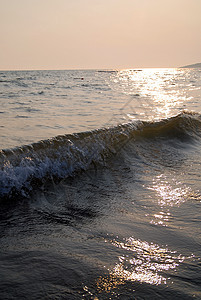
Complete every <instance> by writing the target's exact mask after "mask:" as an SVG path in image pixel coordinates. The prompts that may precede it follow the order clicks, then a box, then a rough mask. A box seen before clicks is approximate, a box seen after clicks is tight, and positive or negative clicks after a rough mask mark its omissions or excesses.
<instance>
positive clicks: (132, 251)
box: [97, 237, 185, 292]
mask: <svg viewBox="0 0 201 300" xmlns="http://www.w3.org/2000/svg"><path fill="white" fill-rule="evenodd" d="M109 242H110V243H111V244H112V245H114V246H115V247H118V248H120V249H122V251H123V253H122V255H121V256H119V258H118V262H117V264H116V265H115V266H114V267H113V268H112V269H111V270H109V275H108V276H105V277H100V278H98V280H97V288H98V290H99V291H101V290H102V291H106V292H109V291H110V290H111V289H114V288H116V287H118V286H119V285H122V284H125V283H126V282H128V281H130V282H140V283H148V284H151V285H160V284H166V283H167V280H168V278H167V275H165V274H166V272H167V271H168V270H171V269H175V268H176V267H178V266H179V264H180V263H181V262H183V261H184V259H185V257H184V256H182V255H178V254H177V253H176V252H175V251H170V250H168V248H167V247H165V248H164V247H160V246H159V245H156V244H154V243H148V242H146V241H140V240H137V239H134V238H133V237H130V238H128V239H124V240H123V241H118V240H111V241H109Z"/></svg>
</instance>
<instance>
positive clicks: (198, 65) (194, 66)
mask: <svg viewBox="0 0 201 300" xmlns="http://www.w3.org/2000/svg"><path fill="white" fill-rule="evenodd" d="M180 68H201V63H197V64H193V65H187V66H183V67H180Z"/></svg>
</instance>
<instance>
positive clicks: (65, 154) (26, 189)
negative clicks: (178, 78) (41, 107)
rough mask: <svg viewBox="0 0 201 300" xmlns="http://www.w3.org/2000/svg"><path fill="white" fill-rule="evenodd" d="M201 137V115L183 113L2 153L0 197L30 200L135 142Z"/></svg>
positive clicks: (7, 150) (61, 138)
mask: <svg viewBox="0 0 201 300" xmlns="http://www.w3.org/2000/svg"><path fill="white" fill-rule="evenodd" d="M200 135H201V115H199V114H195V113H191V112H183V113H181V114H179V115H177V116H174V117H171V118H168V119H163V120H160V121H153V122H145V121H136V122H132V123H126V124H121V125H118V126H115V127H109V128H103V129H98V130H93V131H89V132H81V133H76V134H68V135H62V136H56V137H54V138H52V139H48V140H43V141H39V142H37V143H33V144H31V145H25V146H22V147H17V148H13V149H4V150H1V151H0V164H1V168H0V197H1V198H2V199H5V198H12V197H13V196H15V195H16V194H17V195H21V196H28V194H29V193H30V192H31V191H32V190H33V189H34V187H35V186H38V185H40V184H41V183H43V182H45V181H47V180H48V179H51V178H57V179H62V178H66V177H68V176H74V175H75V174H76V173H77V172H80V171H83V170H87V169H88V168H89V167H90V165H92V164H95V165H96V164H103V165H105V164H106V163H107V160H108V159H109V158H110V156H111V155H112V154H115V153H118V152H119V151H120V149H121V148H122V147H123V146H124V145H125V144H126V143H128V142H130V141H131V140H132V141H134V142H135V141H136V140H138V139H141V141H143V139H146V140H147V139H154V138H156V139H158V138H160V139H161V138H164V139H179V140H180V141H182V142H188V141H191V140H197V139H199V138H200Z"/></svg>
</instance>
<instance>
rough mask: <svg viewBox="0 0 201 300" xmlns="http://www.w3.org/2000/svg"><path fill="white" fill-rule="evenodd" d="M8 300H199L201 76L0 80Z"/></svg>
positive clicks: (181, 72)
mask: <svg viewBox="0 0 201 300" xmlns="http://www.w3.org/2000/svg"><path fill="white" fill-rule="evenodd" d="M0 103H1V106H0V117H1V122H0V143H1V147H0V148H1V150H0V198H1V201H0V207H1V210H0V226H1V230H0V246H1V247H0V265H1V268H0V279H1V280H0V299H201V275H200V274H201V235H200V221H201V212H200V205H201V187H200V184H201V178H200V174H201V158H200V157H201V115H200V112H201V70H200V69H182V68H181V69H136V70H135V69H130V70H110V71H108V70H87V71H83V70H78V71H76V70H73V71H70V70H68V71H9V72H3V71H1V72H0Z"/></svg>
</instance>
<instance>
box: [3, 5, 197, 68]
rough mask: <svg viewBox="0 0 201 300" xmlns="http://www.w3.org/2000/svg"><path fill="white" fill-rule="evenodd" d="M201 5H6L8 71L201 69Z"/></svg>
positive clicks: (4, 65)
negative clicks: (196, 66) (190, 66)
mask: <svg viewBox="0 0 201 300" xmlns="http://www.w3.org/2000/svg"><path fill="white" fill-rule="evenodd" d="M200 37H201V0H0V43H1V45H0V70H55V69H56V70H61V69H62V70H63V69H126V68H152V67H156V68H160V67H179V66H183V65H188V64H193V63H197V62H201V38H200Z"/></svg>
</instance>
